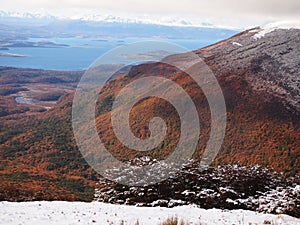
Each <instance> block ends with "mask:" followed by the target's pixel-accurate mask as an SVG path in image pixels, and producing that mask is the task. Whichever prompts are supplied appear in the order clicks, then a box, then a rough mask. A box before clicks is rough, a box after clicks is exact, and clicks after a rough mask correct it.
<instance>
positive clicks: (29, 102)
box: [15, 96, 32, 104]
mask: <svg viewBox="0 0 300 225" xmlns="http://www.w3.org/2000/svg"><path fill="white" fill-rule="evenodd" d="M15 100H16V102H18V103H23V104H32V100H28V99H25V98H24V97H23V96H20V97H16V98H15Z"/></svg>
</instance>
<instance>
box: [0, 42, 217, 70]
mask: <svg viewBox="0 0 300 225" xmlns="http://www.w3.org/2000/svg"><path fill="white" fill-rule="evenodd" d="M146 40H149V39H142V38H127V39H98V40H95V39H89V38H49V39H41V38H32V39H29V41H35V42H37V41H51V42H54V43H57V44H67V45H69V46H70V47H55V48H40V47H39V48H36V47H26V48H24V47H13V48H10V47H9V50H7V51H4V50H3V51H0V52H7V53H14V54H22V55H26V56H27V57H4V56H2V57H0V66H12V67H20V68H34V69H49V70H84V69H86V68H88V67H89V65H91V64H92V62H93V61H94V60H96V59H97V58H98V57H99V56H101V55H102V54H104V53H105V52H107V51H108V50H111V49H113V48H115V47H117V46H120V45H124V44H129V43H133V42H137V41H146ZM152 40H153V39H152ZM157 40H158V41H167V42H171V43H175V44H178V45H181V46H183V47H185V48H187V49H188V50H194V49H197V48H201V47H204V46H207V45H209V44H212V43H215V42H216V41H218V40H210V41H203V40H196V39H195V40H191V39H157Z"/></svg>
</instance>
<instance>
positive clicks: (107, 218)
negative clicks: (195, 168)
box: [0, 201, 300, 225]
mask: <svg viewBox="0 0 300 225" xmlns="http://www.w3.org/2000/svg"><path fill="white" fill-rule="evenodd" d="M174 216H177V217H178V219H180V220H181V219H184V220H185V221H186V222H189V224H199V223H200V222H201V224H209V225H214V224H215V225H220V224H253V225H254V224H278V225H279V224H281V225H284V224H288V225H297V224H299V223H300V220H299V219H296V218H293V217H290V216H287V215H271V214H263V213H257V212H253V211H246V210H232V211H229V210H226V211H222V210H220V209H209V210H205V209H201V208H198V207H196V206H194V205H187V206H179V207H174V208H162V207H135V206H126V205H112V204H107V203H101V202H91V203H83V202H59V201H54V202H46V201H41V202H21V203H15V202H1V203H0V224H5V225H11V224H23V225H26V224H30V225H35V224H57V225H64V224H101V225H105V224H107V225H109V224H111V225H113V224H114V225H120V224H126V225H128V224H132V225H134V224H136V222H137V220H138V221H139V224H140V225H143V224H145V225H152V224H153V225H157V224H159V223H160V222H162V221H164V220H165V219H167V218H171V217H174Z"/></svg>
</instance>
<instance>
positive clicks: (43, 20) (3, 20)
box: [0, 11, 237, 41]
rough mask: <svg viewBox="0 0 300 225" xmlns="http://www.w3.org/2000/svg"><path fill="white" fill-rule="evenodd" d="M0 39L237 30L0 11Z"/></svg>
mask: <svg viewBox="0 0 300 225" xmlns="http://www.w3.org/2000/svg"><path fill="white" fill-rule="evenodd" d="M0 24H1V28H0V31H1V35H2V37H1V39H2V40H3V39H5V38H6V37H8V38H21V39H22V38H28V37H42V38H46V37H75V36H80V37H114V38H116V37H117V38H122V37H146V38H152V37H155V38H157V37H162V38H177V39H180V38H183V39H184V38H185V39H186V38H188V39H190V38H191V39H199V40H204V41H205V40H222V39H224V38H228V37H229V36H231V35H233V34H235V33H237V29H227V28H219V27H216V26H214V25H213V24H209V23H197V24H193V23H192V22H190V21H186V20H183V19H180V18H149V17H146V16H145V17H144V18H138V17H120V16H114V15H110V14H103V15H100V14H87V15H83V16H81V15H74V16H70V17H68V16H53V15H49V14H42V13H17V12H5V11H0Z"/></svg>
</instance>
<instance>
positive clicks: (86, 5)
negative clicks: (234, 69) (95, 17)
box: [0, 0, 300, 28]
mask: <svg viewBox="0 0 300 225" xmlns="http://www.w3.org/2000/svg"><path fill="white" fill-rule="evenodd" d="M0 9H1V10H5V11H19V12H38V11H42V12H48V13H50V14H57V15H61V14H63V15H69V16H72V14H74V13H77V14H78V13H79V14H80V12H81V11H82V12H84V13H85V14H86V13H87V12H89V10H92V11H93V12H99V13H104V12H106V13H108V12H109V13H112V14H115V15H116V16H118V15H121V16H124V15H125V16H126V15H128V16H133V15H136V16H139V15H144V16H145V15H148V16H149V17H151V16H155V17H160V16H161V17H166V16H170V17H180V18H183V19H189V20H200V19H201V20H202V21H204V22H212V23H215V24H219V25H227V26H233V27H234V26H235V27H237V26H238V27H241V28H243V27H249V26H254V25H261V24H265V23H268V22H273V21H278V20H299V19H300V16H299V14H300V13H299V12H300V0H284V1H283V0H181V1H179V0H0Z"/></svg>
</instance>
